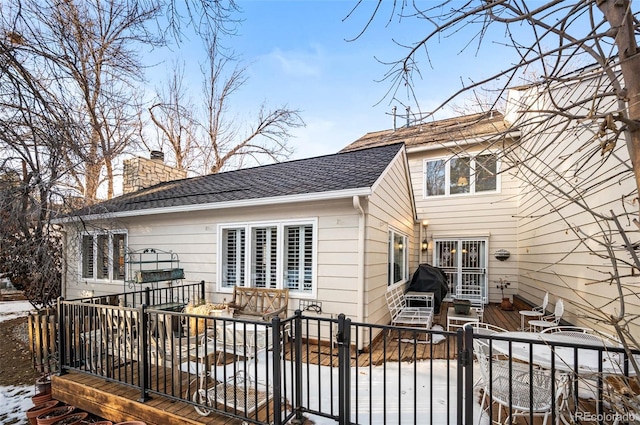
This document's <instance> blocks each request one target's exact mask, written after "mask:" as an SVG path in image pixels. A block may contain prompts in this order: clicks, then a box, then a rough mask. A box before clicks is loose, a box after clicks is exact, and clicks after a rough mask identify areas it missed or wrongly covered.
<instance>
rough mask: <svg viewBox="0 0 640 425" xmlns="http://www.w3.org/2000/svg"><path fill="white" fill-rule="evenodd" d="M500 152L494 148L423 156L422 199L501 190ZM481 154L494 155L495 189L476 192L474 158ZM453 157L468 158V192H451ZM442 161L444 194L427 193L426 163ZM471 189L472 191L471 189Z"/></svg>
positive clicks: (493, 192)
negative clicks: (428, 156) (460, 153)
mask: <svg viewBox="0 0 640 425" xmlns="http://www.w3.org/2000/svg"><path fill="white" fill-rule="evenodd" d="M499 154H500V152H499V151H495V150H488V151H479V152H465V154H464V155H448V156H436V157H432V158H424V159H423V160H422V199H424V200H427V199H442V198H457V197H465V196H482V195H495V194H499V193H501V191H502V177H501V175H502V172H501V168H502V160H501V159H500V155H499ZM481 155H494V156H495V158H496V174H495V183H496V188H495V190H483V191H481V192H477V191H476V190H475V185H476V179H475V174H476V173H475V169H476V158H477V157H478V156H481ZM454 158H470V159H471V161H470V163H469V182H468V185H469V192H467V193H454V194H452V193H451V160H452V159H454ZM436 161H444V167H445V168H444V194H443V195H427V181H426V179H427V164H428V163H430V162H436ZM471 189H473V191H471Z"/></svg>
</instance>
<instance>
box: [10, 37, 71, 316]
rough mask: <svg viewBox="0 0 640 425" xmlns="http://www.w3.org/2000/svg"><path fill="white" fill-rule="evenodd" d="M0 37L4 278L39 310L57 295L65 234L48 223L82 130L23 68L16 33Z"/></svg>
mask: <svg viewBox="0 0 640 425" xmlns="http://www.w3.org/2000/svg"><path fill="white" fill-rule="evenodd" d="M4 35H5V37H2V38H0V87H2V89H1V90H0V105H2V108H0V146H2V152H3V154H2V159H0V241H1V242H0V264H1V265H2V268H1V269H0V274H1V275H4V276H7V277H9V278H10V280H11V281H12V282H13V283H14V284H15V285H16V286H17V287H19V288H22V289H24V291H25V294H26V295H27V297H28V298H29V300H30V301H31V302H32V303H33V304H34V305H35V306H42V305H44V306H46V305H50V304H51V303H52V302H54V301H55V299H56V297H57V296H59V295H60V279H61V260H60V259H61V257H60V252H61V235H60V233H59V232H58V229H57V228H56V226H54V225H52V224H51V217H52V214H53V212H54V211H56V210H59V209H60V208H61V207H62V205H61V202H62V200H63V196H62V195H63V194H62V193H61V192H59V190H60V187H59V186H58V184H59V182H60V181H61V180H62V179H64V178H65V175H66V174H67V172H68V171H69V169H68V168H67V164H66V161H65V157H64V155H63V154H62V152H64V151H65V148H66V146H68V145H69V143H70V142H72V141H73V140H75V139H76V138H77V137H78V132H77V127H76V126H75V125H74V119H73V117H72V116H71V115H70V114H68V113H67V112H68V111H67V109H65V108H61V107H60V106H61V103H60V102H61V101H62V100H63V99H61V98H60V97H59V96H58V94H57V93H55V92H54V91H53V90H51V86H50V84H49V83H50V81H49V80H47V79H41V78H40V76H39V75H34V74H33V73H31V72H30V70H29V69H28V68H27V67H26V66H25V62H28V58H29V55H24V54H23V51H22V49H21V47H22V43H23V39H22V38H21V37H20V36H19V34H17V33H11V32H9V33H4Z"/></svg>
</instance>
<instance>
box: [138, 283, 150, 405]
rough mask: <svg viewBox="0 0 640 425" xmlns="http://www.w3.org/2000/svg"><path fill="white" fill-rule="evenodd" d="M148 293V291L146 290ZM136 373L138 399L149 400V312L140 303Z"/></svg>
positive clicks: (142, 401) (145, 306) (141, 400)
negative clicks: (138, 377)
mask: <svg viewBox="0 0 640 425" xmlns="http://www.w3.org/2000/svg"><path fill="white" fill-rule="evenodd" d="M147 295H148V292H147ZM138 319H139V321H138V344H139V345H138V358H139V359H140V362H139V363H138V375H139V376H140V398H139V399H138V401H139V402H140V403H144V402H145V401H147V400H150V399H151V397H149V373H148V370H149V353H150V350H149V347H148V338H147V336H148V334H147V332H148V329H147V322H148V321H149V313H147V305H146V304H142V305H141V306H140V309H139V315H138Z"/></svg>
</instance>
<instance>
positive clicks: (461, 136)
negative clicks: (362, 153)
mask: <svg viewBox="0 0 640 425" xmlns="http://www.w3.org/2000/svg"><path fill="white" fill-rule="evenodd" d="M512 130H513V128H512V127H511V126H510V124H509V123H508V122H506V121H505V120H504V116H503V115H502V114H501V113H500V112H497V111H491V112H485V113H479V114H472V115H465V116H461V117H454V118H447V119H443V120H438V121H432V122H425V123H422V124H417V125H413V126H411V127H403V128H399V129H397V130H383V131H376V132H372V133H367V134H365V135H364V136H362V137H361V138H359V139H358V140H356V141H355V142H353V143H350V144H349V145H347V146H346V147H345V148H344V149H342V152H347V151H353V150H357V149H365V148H371V147H374V146H382V145H391V144H395V143H399V142H404V144H405V146H406V147H407V149H411V148H412V147H416V146H424V145H430V144H432V145H436V146H438V145H442V144H443V143H447V142H459V141H463V140H470V139H475V138H478V137H488V136H495V135H501V134H505V133H507V132H508V131H512Z"/></svg>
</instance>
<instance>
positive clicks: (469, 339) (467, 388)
mask: <svg viewBox="0 0 640 425" xmlns="http://www.w3.org/2000/svg"><path fill="white" fill-rule="evenodd" d="M462 331H463V335H464V351H465V353H466V354H465V360H466V361H465V364H464V387H463V388H464V423H465V424H470V423H473V401H474V394H473V325H472V324H471V323H467V324H465V325H464V326H463V327H462Z"/></svg>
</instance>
